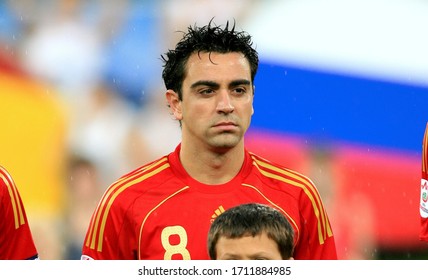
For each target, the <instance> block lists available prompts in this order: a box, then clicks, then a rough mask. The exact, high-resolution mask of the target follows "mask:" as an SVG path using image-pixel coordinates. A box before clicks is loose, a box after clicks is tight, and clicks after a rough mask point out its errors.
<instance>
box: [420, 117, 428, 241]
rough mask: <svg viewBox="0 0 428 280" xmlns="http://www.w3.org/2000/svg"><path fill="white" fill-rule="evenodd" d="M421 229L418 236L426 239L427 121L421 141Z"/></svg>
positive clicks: (427, 197) (427, 218)
mask: <svg viewBox="0 0 428 280" xmlns="http://www.w3.org/2000/svg"><path fill="white" fill-rule="evenodd" d="M419 211H420V214H421V231H420V234H419V238H420V240H422V241H428V123H427V125H426V127H425V133H424V138H423V141H422V179H421V203H420V210H419Z"/></svg>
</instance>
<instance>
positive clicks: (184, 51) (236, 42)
mask: <svg viewBox="0 0 428 280" xmlns="http://www.w3.org/2000/svg"><path fill="white" fill-rule="evenodd" d="M235 25H236V23H235V22H234V24H233V25H232V26H231V27H230V29H229V21H227V23H226V25H225V27H224V28H221V27H220V26H217V25H215V24H214V23H213V20H211V21H210V22H209V23H208V24H207V25H205V26H202V27H197V26H196V25H195V26H193V27H192V26H189V27H188V30H187V33H184V36H183V38H182V39H181V40H180V41H179V42H178V43H177V45H176V47H175V49H174V50H169V51H168V52H167V53H165V54H164V55H161V59H162V60H163V62H164V65H163V71H162V78H163V80H164V83H165V87H166V89H172V90H174V91H175V92H177V93H178V96H179V99H180V100H182V94H181V87H182V85H183V80H184V78H185V70H186V69H185V66H186V63H187V61H188V59H189V57H190V56H191V55H192V54H193V53H195V52H197V53H200V52H208V53H210V52H218V53H230V52H239V53H242V54H243V55H244V56H245V57H246V58H247V59H248V62H249V64H250V71H251V80H252V82H254V78H255V76H256V73H257V68H258V64H259V58H258V53H257V51H256V50H255V49H254V48H253V47H252V45H253V43H252V40H251V36H250V35H249V34H247V33H246V32H244V31H236V30H235Z"/></svg>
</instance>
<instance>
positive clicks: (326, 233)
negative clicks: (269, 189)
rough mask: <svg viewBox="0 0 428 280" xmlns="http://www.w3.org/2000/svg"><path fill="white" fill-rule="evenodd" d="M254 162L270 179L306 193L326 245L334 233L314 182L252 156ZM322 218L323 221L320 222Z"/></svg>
mask: <svg viewBox="0 0 428 280" xmlns="http://www.w3.org/2000/svg"><path fill="white" fill-rule="evenodd" d="M252 158H253V160H254V164H255V166H256V167H257V168H258V169H259V170H260V172H261V173H262V174H263V175H264V176H266V177H269V178H273V179H276V180H279V181H282V182H285V183H287V184H291V185H293V186H296V187H299V188H301V189H303V191H304V193H305V194H306V195H307V196H308V198H309V200H310V201H311V203H312V207H313V209H314V213H315V216H316V217H317V221H318V222H317V227H318V239H319V242H320V244H324V240H325V239H327V237H331V236H333V232H332V230H331V227H330V223H329V222H328V219H327V216H326V212H325V210H324V208H323V205H322V203H321V198H320V197H319V194H318V191H317V190H316V189H315V187H314V185H313V184H312V182H311V181H310V180H309V179H308V178H306V177H304V176H303V175H298V174H297V173H295V172H293V171H290V170H287V169H282V168H279V167H276V166H274V165H272V164H269V163H267V162H264V161H261V160H258V159H257V158H255V157H254V156H252ZM259 166H262V167H264V168H267V169H270V170H272V171H275V172H277V173H280V174H282V175H284V176H287V177H291V178H293V179H294V180H296V181H293V180H290V179H287V178H285V177H282V176H279V175H277V174H273V173H270V172H268V171H265V170H263V169H261V168H260V167H259ZM309 189H311V191H312V193H314V195H315V198H314V196H313V195H312V193H311V192H310V191H309ZM320 218H321V220H320Z"/></svg>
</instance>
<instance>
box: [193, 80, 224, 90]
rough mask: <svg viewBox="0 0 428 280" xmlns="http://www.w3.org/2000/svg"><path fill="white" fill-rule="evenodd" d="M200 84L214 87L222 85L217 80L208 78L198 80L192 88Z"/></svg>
mask: <svg viewBox="0 0 428 280" xmlns="http://www.w3.org/2000/svg"><path fill="white" fill-rule="evenodd" d="M198 86H209V87H213V88H218V87H220V85H219V84H218V83H216V82H213V81H208V80H201V81H197V82H195V83H193V84H192V85H191V86H190V88H192V89H193V88H196V87H198Z"/></svg>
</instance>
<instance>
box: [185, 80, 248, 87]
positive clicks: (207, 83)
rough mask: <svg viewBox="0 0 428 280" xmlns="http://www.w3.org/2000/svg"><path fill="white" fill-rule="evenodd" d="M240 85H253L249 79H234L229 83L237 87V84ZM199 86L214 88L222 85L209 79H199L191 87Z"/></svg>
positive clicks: (230, 85)
mask: <svg viewBox="0 0 428 280" xmlns="http://www.w3.org/2000/svg"><path fill="white" fill-rule="evenodd" d="M239 85H251V82H250V81H249V80H247V79H239V80H234V81H232V82H230V83H229V87H235V86H239ZM198 86H209V87H212V88H218V87H220V85H219V84H218V83H216V82H213V81H209V80H201V81H197V82H195V83H193V84H192V85H191V86H190V88H196V87H198Z"/></svg>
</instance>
